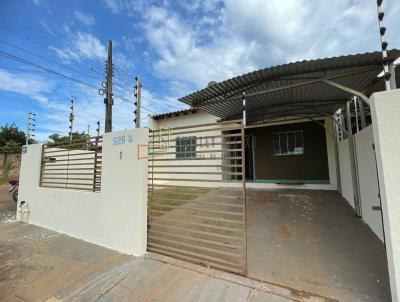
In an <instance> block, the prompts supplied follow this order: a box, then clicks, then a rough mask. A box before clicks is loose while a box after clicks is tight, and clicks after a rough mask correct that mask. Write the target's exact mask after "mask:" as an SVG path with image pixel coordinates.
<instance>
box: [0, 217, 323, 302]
mask: <svg viewBox="0 0 400 302" xmlns="http://www.w3.org/2000/svg"><path fill="white" fill-rule="evenodd" d="M160 260H162V261H160ZM166 262H167V263H166ZM271 292H273V293H271ZM60 300H62V301H207V302H208V301H251V302H259V301H268V302H287V301H326V300H324V299H322V298H321V299H319V298H318V297H317V298H316V297H309V296H306V295H305V296H304V297H302V296H301V293H294V292H292V291H291V290H289V289H285V288H279V287H274V286H272V285H268V284H265V283H260V282H256V281H251V280H248V279H245V278H243V277H239V276H236V275H232V274H228V273H223V272H221V271H216V270H211V269H207V268H203V267H200V266H197V265H189V264H187V265H186V266H185V265H183V266H181V265H179V263H176V262H168V261H166V260H165V259H157V258H154V257H151V258H149V257H142V258H135V257H131V256H128V255H124V254H120V253H117V252H114V251H112V250H109V249H106V248H103V247H100V246H97V245H94V244H90V243H87V242H84V241H82V240H78V239H74V238H71V237H69V236H66V235H63V234H60V233H57V232H53V231H50V230H47V229H43V228H40V227H37V226H33V225H29V224H23V223H20V222H1V223H0V301H47V302H50V301H52V302H53V301H60Z"/></svg>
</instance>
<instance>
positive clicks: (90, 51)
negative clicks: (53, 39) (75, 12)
mask: <svg viewBox="0 0 400 302" xmlns="http://www.w3.org/2000/svg"><path fill="white" fill-rule="evenodd" d="M66 32H67V34H68V37H69V39H68V41H67V43H66V46H65V47H64V48H56V47H49V48H50V49H51V50H54V51H55V52H56V54H57V55H58V56H59V57H60V58H61V59H63V60H65V61H81V60H83V59H89V60H90V59H100V60H104V59H105V58H106V57H107V50H106V47H105V46H104V45H103V44H102V43H101V42H100V40H99V39H97V38H96V37H95V36H93V35H92V34H90V33H87V32H81V31H78V32H76V33H72V32H71V31H70V30H69V28H66Z"/></svg>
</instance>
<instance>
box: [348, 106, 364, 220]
mask: <svg viewBox="0 0 400 302" xmlns="http://www.w3.org/2000/svg"><path fill="white" fill-rule="evenodd" d="M350 103H351V101H348V102H347V103H346V121H347V139H348V143H349V154H350V167H351V179H352V187H353V197H354V210H355V214H356V216H357V217H362V216H361V202H360V194H359V190H358V175H357V160H356V154H355V153H356V152H355V148H354V141H353V131H352V126H351V115H350V114H351V112H350Z"/></svg>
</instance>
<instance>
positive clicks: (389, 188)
mask: <svg viewBox="0 0 400 302" xmlns="http://www.w3.org/2000/svg"><path fill="white" fill-rule="evenodd" d="M370 108H371V116H372V124H373V127H374V142H375V150H376V159H377V166H378V175H379V185H380V193H381V201H382V211H383V218H384V227H385V239H386V253H387V258H388V265H389V276H390V287H391V291H392V301H399V299H400V186H399V183H400V156H399V155H400V151H399V150H400V131H399V130H400V118H399V117H400V89H396V90H391V91H386V92H378V93H374V94H373V95H372V96H371V98H370Z"/></svg>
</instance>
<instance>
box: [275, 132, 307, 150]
mask: <svg viewBox="0 0 400 302" xmlns="http://www.w3.org/2000/svg"><path fill="white" fill-rule="evenodd" d="M272 146H273V154H274V155H291V154H303V153H304V146H303V132H302V131H288V132H279V133H273V134H272Z"/></svg>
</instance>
